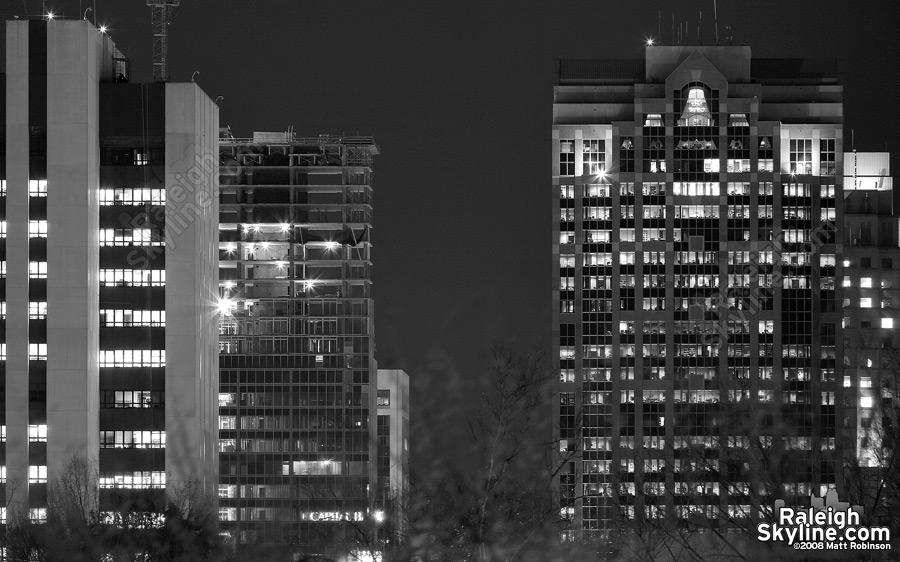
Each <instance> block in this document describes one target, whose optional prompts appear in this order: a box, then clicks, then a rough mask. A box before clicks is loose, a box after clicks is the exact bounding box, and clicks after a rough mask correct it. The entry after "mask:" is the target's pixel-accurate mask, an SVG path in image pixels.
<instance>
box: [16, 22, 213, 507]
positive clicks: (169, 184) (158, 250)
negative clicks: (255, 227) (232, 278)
mask: <svg viewBox="0 0 900 562" xmlns="http://www.w3.org/2000/svg"><path fill="white" fill-rule="evenodd" d="M3 79H4V86H3V88H0V96H2V97H3V105H4V107H5V109H4V113H3V114H2V117H0V119H2V120H3V123H2V124H0V134H2V135H3V139H2V141H3V142H2V143H0V147H2V148H3V150H2V154H0V157H2V165H0V174H2V175H0V209H2V212H3V213H4V215H3V217H2V222H0V237H2V239H0V248H2V261H0V263H2V277H3V279H2V280H0V283H2V284H0V290H2V292H0V315H2V320H0V322H2V328H0V338H3V339H2V343H0V369H2V372H3V377H2V381H0V389H2V392H3V395H4V399H3V400H2V401H0V408H2V416H3V417H2V420H3V421H2V424H3V425H2V440H3V443H2V447H0V450H2V452H3V460H2V463H0V464H2V471H3V472H2V483H3V484H4V485H5V499H6V503H5V504H4V505H9V506H10V508H17V509H29V510H30V511H29V514H30V516H31V518H32V519H33V520H36V521H40V520H41V519H43V518H44V517H46V505H47V504H46V501H47V497H46V496H47V485H48V484H47V483H48V481H49V482H53V480H54V479H55V478H56V477H58V476H59V475H60V472H61V471H64V470H65V469H66V466H67V465H68V464H69V462H70V460H71V459H73V458H75V457H77V456H82V457H85V458H86V460H88V461H89V462H97V463H98V466H99V478H100V480H99V485H100V487H101V496H100V500H101V506H100V509H101V510H104V511H105V510H114V509H115V508H116V506H117V505H120V502H122V501H127V500H128V497H129V495H131V494H133V493H134V491H135V490H138V491H139V492H140V494H141V495H142V496H143V497H145V498H146V497H147V494H149V495H150V496H153V497H156V498H157V499H158V500H159V501H158V502H157V503H156V507H157V508H158V509H159V510H160V511H161V510H162V509H163V508H164V507H165V504H164V501H165V493H166V491H167V490H168V492H169V493H172V494H174V493H176V492H177V491H178V490H180V489H184V488H186V487H188V486H190V487H193V488H194V489H197V488H196V484H199V486H200V489H203V490H205V491H206V492H208V493H209V494H210V495H211V496H212V497H213V498H214V497H215V491H216V488H215V486H216V480H217V469H218V461H217V452H216V415H217V404H216V401H215V400H216V395H217V392H218V388H217V387H218V375H217V370H216V365H215V362H216V354H217V350H216V340H217V331H216V330H217V323H216V306H215V305H216V300H217V295H216V286H217V273H218V261H217V254H216V248H215V245H216V243H215V241H216V235H217V231H216V225H217V219H218V207H217V204H218V199H217V185H216V173H217V164H218V155H217V140H218V139H217V128H218V124H217V123H218V111H217V108H216V106H215V105H214V104H213V102H212V100H210V99H209V98H208V97H207V96H206V95H205V94H204V93H203V92H202V91H201V90H200V88H199V87H198V86H197V85H196V84H193V83H181V84H177V83H167V84H164V83H159V84H133V83H129V82H128V65H127V61H126V60H125V58H124V57H123V56H122V54H121V53H120V52H119V51H118V50H117V49H116V48H115V45H114V44H113V42H112V41H111V40H110V38H109V37H108V36H107V35H106V34H104V33H102V32H101V31H100V30H98V29H96V28H94V27H93V26H92V25H91V24H90V23H89V22H87V21H82V20H62V19H59V18H57V19H53V20H52V21H50V20H47V19H34V20H30V21H26V20H18V21H9V22H7V23H6V74H5V75H4V76H3ZM154 489H155V490H156V492H154V491H153V490H154ZM148 490H150V491H149V492H148ZM145 505H146V504H145Z"/></svg>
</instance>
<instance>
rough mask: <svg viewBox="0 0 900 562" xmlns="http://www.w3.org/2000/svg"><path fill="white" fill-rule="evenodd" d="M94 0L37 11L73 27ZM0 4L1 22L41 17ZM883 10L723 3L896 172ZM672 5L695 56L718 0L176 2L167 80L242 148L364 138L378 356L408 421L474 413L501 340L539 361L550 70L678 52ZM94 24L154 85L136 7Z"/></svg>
mask: <svg viewBox="0 0 900 562" xmlns="http://www.w3.org/2000/svg"><path fill="white" fill-rule="evenodd" d="M92 4H93V3H92V2H91V1H89V0H83V1H82V2H78V1H74V0H65V1H59V0H58V1H52V0H47V1H46V6H47V8H48V9H53V10H54V11H55V12H57V13H60V12H62V13H64V15H65V16H68V17H79V16H80V10H82V9H83V8H86V7H88V6H91V5H92ZM2 5H3V7H2V8H0V11H2V16H4V19H6V18H8V17H11V16H12V15H14V14H22V13H23V12H24V11H25V10H26V8H27V9H28V10H30V13H31V14H32V15H34V14H36V13H38V12H39V10H40V7H41V3H40V2H36V1H35V0H27V1H26V2H23V0H4V1H3V3H2ZM876 7H877V9H876ZM894 7H895V6H894V3H893V2H886V1H879V2H875V1H869V2H858V3H857V2H822V1H817V2H812V1H791V2H785V1H783V0H774V1H773V0H766V1H753V2H747V1H742V2H737V1H734V0H721V1H719V2H718V20H719V26H718V27H719V37H720V43H721V44H724V42H725V39H724V38H725V35H726V31H725V26H726V25H731V27H732V35H733V37H734V42H735V44H742V43H743V44H747V45H750V46H751V48H752V52H753V54H754V55H755V56H759V57H779V56H781V57H835V58H839V59H841V60H842V61H843V68H844V85H845V97H844V101H845V106H844V112H845V117H846V120H845V125H846V129H845V131H846V135H847V137H849V135H850V133H849V131H850V129H855V132H856V134H855V139H856V147H857V148H858V149H859V150H863V151H867V150H868V151H875V150H885V148H887V149H888V150H890V151H891V152H893V153H894V157H893V161H894V165H893V168H894V175H898V173H900V169H898V168H897V166H898V159H897V155H898V154H900V141H898V138H900V135H896V134H892V133H891V132H890V131H892V130H893V131H895V132H896V131H897V129H898V126H900V108H898V105H900V102H898V100H900V95H898V92H900V73H898V70H900V41H898V39H897V35H898V30H900V17H898V13H900V11H898V10H894V9H892V8H894ZM673 11H674V14H675V19H676V21H681V22H684V21H688V22H689V24H688V25H689V29H690V34H689V35H690V38H691V44H696V36H697V24H698V15H699V14H698V13H699V12H701V11H702V17H703V28H702V37H703V42H704V44H706V45H709V44H712V43H713V42H714V40H715V39H714V30H715V28H714V26H713V2H712V0H709V1H685V0H680V1H678V2H674V1H669V2H662V1H655V0H654V1H649V0H642V1H640V2H627V3H626V2H611V1H605V2H603V1H598V0H591V1H580V2H536V1H532V2H483V1H479V2H474V1H471V0H464V1H456V2H433V1H424V2H423V1H410V0H390V1H386V2H354V1H346V0H345V1H341V2H311V1H301V0H289V1H288V0H281V1H274V0H266V1H257V2H237V1H231V0H183V1H182V6H181V7H180V8H177V9H176V11H175V16H174V20H173V25H172V26H171V28H170V39H171V42H170V49H169V58H170V74H171V79H172V80H173V81H187V80H190V78H191V74H192V73H193V72H194V71H195V70H198V71H200V74H199V75H198V76H197V82H198V83H199V84H200V85H201V86H202V87H203V89H204V90H205V91H206V92H207V93H208V94H209V95H210V97H212V98H216V97H217V96H224V99H223V100H222V101H221V102H220V108H221V124H222V125H223V126H225V125H229V126H230V127H231V129H232V131H233V132H234V134H235V135H236V136H239V137H249V136H250V135H251V134H252V132H253V131H283V130H286V129H287V128H288V127H289V126H293V128H294V131H295V132H296V133H297V134H299V135H301V136H315V135H318V134H320V133H331V134H338V135H340V134H347V135H355V134H364V135H373V136H374V137H375V139H376V142H377V143H378V144H379V146H380V148H381V151H382V153H381V155H380V156H378V157H377V158H376V161H375V167H374V169H375V183H374V192H375V232H374V237H373V243H374V252H373V256H374V257H373V260H374V263H375V278H374V279H375V291H376V292H375V299H376V315H375V320H376V333H377V336H376V339H377V350H376V357H377V359H378V362H379V366H380V367H387V368H402V369H405V370H406V371H407V372H408V373H409V374H410V377H411V381H412V387H413V420H414V421H413V423H414V426H415V425H417V423H418V424H421V423H422V421H423V420H426V419H427V417H426V416H425V415H424V410H425V409H426V408H430V407H432V406H436V405H437V404H435V402H434V401H433V400H432V399H431V396H428V397H426V394H430V395H433V394H434V391H440V392H441V399H442V400H447V401H457V400H461V401H466V400H468V399H469V398H468V397H467V396H466V394H465V392H464V390H465V389H467V388H471V383H472V382H474V381H476V380H479V378H482V379H483V375H484V373H485V372H486V365H487V363H488V361H489V357H490V346H491V342H492V341H493V340H501V341H515V342H517V343H518V344H519V345H520V346H522V347H523V348H526V349H529V350H534V351H537V352H541V351H543V352H544V353H547V351H548V350H549V347H550V314H551V305H552V304H553V303H552V302H551V294H550V291H551V270H552V266H553V265H554V264H551V260H550V244H551V236H550V229H551V217H550V212H549V210H548V207H549V204H550V196H551V195H550V194H551V182H550V165H551V162H550V158H551V149H550V125H551V114H552V111H551V102H552V93H553V71H554V59H558V58H641V57H642V56H643V53H644V47H643V41H644V39H645V38H646V37H649V36H654V37H657V39H661V40H662V43H663V44H672V32H671V27H672V24H671V22H672V14H673ZM660 12H661V21H662V26H661V27H662V37H661V38H660V37H658V33H657V30H658V26H659V21H660ZM95 15H96V16H97V21H98V23H102V24H106V25H108V26H109V28H110V34H111V36H112V37H113V39H114V40H115V42H116V43H117V45H118V46H119V48H120V49H121V50H122V51H123V52H125V53H126V54H127V55H128V56H130V58H131V60H132V79H133V80H136V81H146V80H149V79H150V75H151V64H150V63H151V44H152V43H151V42H152V39H151V28H150V11H149V8H147V7H146V5H145V1H144V0H98V1H97V2H96V14H95ZM429 391H432V392H429ZM451 391H459V392H458V393H455V394H454V393H452V392H451Z"/></svg>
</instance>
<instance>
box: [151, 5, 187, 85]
mask: <svg viewBox="0 0 900 562" xmlns="http://www.w3.org/2000/svg"><path fill="white" fill-rule="evenodd" d="M147 5H148V6H150V20H151V22H152V23H153V81H154V82H168V81H169V67H168V65H167V62H168V56H169V52H168V51H169V38H168V35H167V34H168V27H169V23H170V22H171V21H172V9H173V8H177V7H178V6H179V5H181V0H147Z"/></svg>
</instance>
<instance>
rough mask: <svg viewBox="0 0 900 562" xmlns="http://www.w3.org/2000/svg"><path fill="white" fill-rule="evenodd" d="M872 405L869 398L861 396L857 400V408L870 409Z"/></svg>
mask: <svg viewBox="0 0 900 562" xmlns="http://www.w3.org/2000/svg"><path fill="white" fill-rule="evenodd" d="M872 404H873V400H872V397H871V396H863V397H862V398H860V399H859V407H860V408H871V407H872Z"/></svg>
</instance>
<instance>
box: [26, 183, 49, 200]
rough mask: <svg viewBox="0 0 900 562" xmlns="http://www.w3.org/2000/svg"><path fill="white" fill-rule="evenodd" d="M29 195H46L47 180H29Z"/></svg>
mask: <svg viewBox="0 0 900 562" xmlns="http://www.w3.org/2000/svg"><path fill="white" fill-rule="evenodd" d="M28 195H29V196H31V197H46V196H47V180H28Z"/></svg>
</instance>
